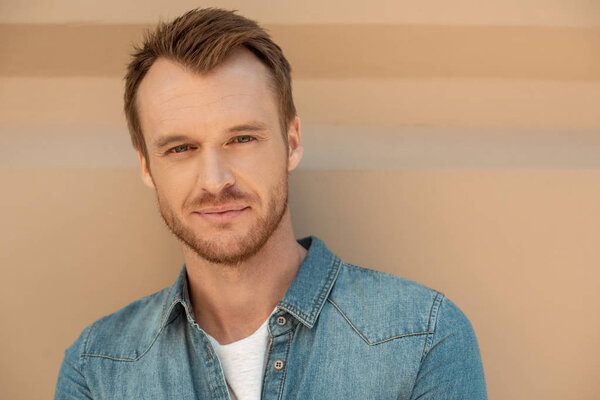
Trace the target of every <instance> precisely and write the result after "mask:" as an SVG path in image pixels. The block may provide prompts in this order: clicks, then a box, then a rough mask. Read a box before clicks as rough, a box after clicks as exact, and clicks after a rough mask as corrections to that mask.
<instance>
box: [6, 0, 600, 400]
mask: <svg viewBox="0 0 600 400" xmlns="http://www.w3.org/2000/svg"><path fill="white" fill-rule="evenodd" d="M370 4H371V6H368V7H367V6H365V5H363V3H362V2H358V1H344V2H341V1H330V2H327V3H323V2H317V1H313V0H310V1H304V2H289V3H287V2H276V3H273V2H269V1H266V0H265V1H254V2H252V4H251V5H250V4H248V3H247V2H236V1H221V2H213V3H210V5H215V6H222V7H226V8H237V9H239V10H240V12H241V13H242V14H245V15H247V16H250V17H252V18H256V19H257V20H259V21H261V22H262V23H264V24H265V25H266V27H267V28H268V29H269V30H270V31H271V33H272V34H273V36H274V38H275V39H276V41H278V42H279V43H280V44H281V45H282V47H283V49H284V51H285V53H286V55H287V56H288V58H289V59H290V62H291V64H292V66H293V68H294V71H293V75H294V94H295V98H296V102H297V108H298V111H299V114H300V116H301V118H302V122H303V125H302V126H303V128H302V134H303V140H304V142H305V157H304V159H303V161H302V163H301V165H300V169H299V170H297V171H295V172H294V173H293V174H292V177H291V182H290V185H291V188H290V195H291V199H290V201H291V208H292V215H293V220H294V225H295V228H296V232H297V236H299V237H300V236H304V235H308V234H316V235H317V236H319V237H321V238H322V239H324V240H325V242H326V243H327V244H328V245H329V247H330V248H331V249H332V250H334V251H335V252H336V253H337V254H339V255H340V256H341V257H342V258H344V259H346V260H347V261H350V262H353V263H356V264H361V265H365V266H369V267H372V268H375V269H379V270H382V271H386V272H390V273H393V274H397V275H401V276H404V277H407V278H410V279H414V280H417V281H419V282H422V283H424V284H426V285H428V286H430V287H434V288H436V289H439V290H441V291H443V292H445V294H446V295H447V296H448V297H450V298H451V299H452V300H453V301H455V302H456V303H457V304H458V305H459V306H460V307H461V308H462V309H463V310H464V311H465V312H466V314H467V315H468V316H469V317H470V319H471V321H472V323H473V325H474V327H475V330H476V333H477V335H478V338H479V341H480V347H481V352H482V357H483V362H484V368H485V372H486V378H487V382H488V390H489V395H490V398H491V399H542V398H543V399H545V400H554V399H556V400H558V399H590V400H591V399H595V398H598V396H599V395H600V383H598V380H597V379H594V378H595V375H596V372H597V371H598V370H600V361H599V360H600V350H598V348H597V346H595V345H594V343H595V342H597V341H598V340H599V339H600V322H599V321H598V318H597V317H596V316H597V315H600V294H598V291H597V289H596V287H597V282H598V281H599V279H600V272H598V269H597V265H599V263H600V250H598V245H597V243H598V237H599V236H600V235H599V228H598V227H599V226H600V157H599V156H598V154H600V113H598V108H599V106H600V18H598V16H599V15H600V3H599V2H597V1H593V0H570V1H569V0H531V1H527V2H524V1H522V0H504V1H499V0H498V1H493V2H481V1H476V0H456V1H453V2H447V1H444V0H420V1H416V0H414V1H404V2H397V1H384V0H379V1H374V2H371V3H370ZM197 5H198V3H197V2H192V1H187V0H178V1H172V2H169V4H168V5H166V4H165V2H160V1H156V0H151V1H144V2H142V1H129V2H126V3H123V2H122V1H119V2H117V1H115V0H107V1H104V2H101V3H98V2H94V3H90V2H80V1H74V0H65V1H40V0H32V1H28V2H22V1H17V0H4V1H3V2H2V3H1V4H0V181H1V182H3V185H2V196H0V219H1V221H2V226H3V229H1V230H0V243H1V247H0V268H1V271H2V276H3V279H2V281H1V283H0V318H1V320H2V324H3V325H2V327H3V329H1V330H0V346H1V348H0V351H1V353H2V354H3V357H2V360H1V361H0V397H1V398H7V399H36V398H48V397H51V396H52V393H53V390H54V384H55V382H56V376H57V374H58V367H59V365H60V361H61V359H62V354H63V350H64V349H65V348H66V347H67V346H68V345H70V343H72V342H73V340H74V339H75V338H76V337H77V335H78V334H79V332H80V331H81V330H82V329H83V328H84V327H85V326H86V325H87V324H89V323H90V322H92V321H94V320H95V319H97V318H99V317H100V316H102V315H105V314H107V313H110V312H112V311H114V310H116V309H117V308H119V307H121V306H123V305H125V304H127V303H129V302H130V301H132V300H134V299H136V298H138V297H140V296H143V295H146V294H149V293H151V292H153V291H156V290H158V289H160V288H162V287H164V286H167V285H170V284H171V282H172V281H173V279H174V278H175V276H176V274H177V272H178V270H179V268H180V266H181V262H182V258H181V255H180V252H179V246H178V243H177V242H176V241H175V240H174V239H173V238H171V236H170V235H169V233H168V232H167V230H166V228H164V227H163V224H162V221H161V220H160V217H159V215H158V212H157V211H156V207H155V204H154V203H155V200H154V196H153V193H152V192H150V191H149V190H147V189H146V188H145V187H144V186H143V185H142V183H141V181H140V180H139V177H138V171H137V169H136V157H135V154H134V152H133V150H132V149H131V146H130V144H129V142H128V140H129V139H128V136H127V131H126V127H125V125H124V119H123V116H122V113H121V104H122V100H121V98H122V75H123V68H124V64H125V63H126V61H127V54H128V52H129V44H130V43H131V42H132V41H135V40H136V39H137V38H139V37H140V35H141V34H142V32H143V30H144V29H145V28H146V27H148V26H150V25H151V24H152V23H153V22H155V21H156V20H157V19H158V18H163V19H167V18H169V17H171V16H175V15H177V14H179V13H180V12H182V11H184V10H187V9H189V8H192V7H195V6H197ZM203 5H208V3H206V4H203ZM317 199H318V201H317ZM32 381H33V382H32Z"/></svg>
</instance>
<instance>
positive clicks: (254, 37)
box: [124, 8, 296, 159]
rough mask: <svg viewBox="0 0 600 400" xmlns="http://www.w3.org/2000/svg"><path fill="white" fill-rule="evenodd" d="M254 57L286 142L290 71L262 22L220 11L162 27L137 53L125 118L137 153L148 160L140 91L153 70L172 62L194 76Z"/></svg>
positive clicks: (292, 109) (191, 15)
mask: <svg viewBox="0 0 600 400" xmlns="http://www.w3.org/2000/svg"><path fill="white" fill-rule="evenodd" d="M240 47H243V48H246V49H248V50H249V51H251V52H252V53H253V54H254V55H255V56H256V57H258V59H259V60H260V61H261V62H262V63H263V64H264V65H265V66H266V67H267V68H268V70H269V75H270V76H269V77H270V85H271V89H272V90H273V92H274V94H275V96H276V98H277V100H278V108H279V118H280V124H281V130H282V134H283V135H284V140H287V137H286V135H285V133H286V131H287V127H288V125H289V124H290V123H291V122H292V121H293V119H294V117H295V116H296V108H295V106H294V101H293V98H292V85H291V75H290V70H291V69H290V65H289V63H288V61H287V60H286V58H285V57H284V55H283V52H282V51H281V48H280V47H279V46H278V45H277V44H275V43H274V42H273V41H272V40H271V38H270V37H269V35H268V34H267V33H266V32H265V31H264V30H263V29H262V28H261V27H260V26H258V24H256V22H254V21H252V20H249V19H247V18H245V17H242V16H240V15H237V14H235V13H234V12H232V11H226V10H221V9H215V8H206V9H195V10H192V11H189V12H187V13H185V14H184V15H182V16H180V17H178V18H176V19H175V20H173V21H172V22H169V23H162V24H160V25H159V26H158V27H157V28H156V29H155V30H153V31H152V32H149V33H148V34H147V35H146V38H145V39H144V41H143V43H142V45H141V46H139V47H138V48H136V51H135V53H134V54H133V59H132V61H131V62H130V63H129V65H128V68H127V75H126V76H125V96H124V100H125V102H124V103H125V106H124V108H125V116H126V118H127V125H128V127H129V133H130V135H131V141H132V143H133V146H134V147H135V148H136V150H139V151H141V153H142V155H144V156H145V157H146V159H147V158H148V157H147V155H148V154H147V147H146V142H145V140H144V135H143V132H142V127H141V124H140V120H139V114H138V108H137V100H136V99H137V91H138V87H139V85H140V82H141V81H142V80H143V79H144V77H145V76H146V74H147V73H148V71H149V69H150V67H152V65H153V64H154V63H155V62H156V60H158V59H159V58H166V59H168V60H172V61H175V62H177V63H179V64H181V65H183V66H185V67H186V68H187V69H189V70H190V71H193V72H196V73H205V72H208V71H211V70H213V69H214V68H215V67H216V66H218V65H219V64H221V63H222V62H223V60H224V59H225V58H226V57H227V56H228V55H229V54H230V53H231V52H232V51H233V50H235V49H238V48H240Z"/></svg>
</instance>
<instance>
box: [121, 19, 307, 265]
mask: <svg viewBox="0 0 600 400" xmlns="http://www.w3.org/2000/svg"><path fill="white" fill-rule="evenodd" d="M199 16H204V18H205V19H202V18H199ZM182 19H183V20H185V21H187V22H185V24H184V23H183V22H182ZM182 24H183V26H182ZM213 25H214V26H213ZM239 25H242V26H243V28H240V29H237V28H236V27H238V26H239ZM250 28H252V29H250ZM247 30H250V31H252V32H253V33H252V34H251V35H250V39H249V40H250V41H256V42H257V43H258V44H260V45H261V46H262V47H263V48H267V49H271V50H273V51H274V52H275V53H277V54H279V56H278V57H280V58H277V57H271V56H272V54H271V55H270V56H269V57H271V58H274V59H277V60H279V61H278V62H279V67H281V66H284V68H283V70H281V71H280V72H281V75H280V76H279V78H278V77H277V75H276V72H274V71H278V70H277V68H279V67H274V66H273V65H272V64H269V62H267V61H265V58H264V57H263V56H261V55H260V54H261V53H258V55H257V50H255V49H254V47H252V46H249V45H248V44H238V43H237V41H238V39H239V37H241V36H243V32H246V31H247ZM175 32H176V33H175ZM236 32H237V33H236ZM164 36H167V37H169V38H170V39H169V40H171V42H172V43H171V44H170V45H169V46H166V45H165V43H164V40H165V39H164ZM190 36H193V37H190ZM198 37H202V38H204V39H203V40H197V38H198ZM228 38H229V39H228ZM264 41H267V42H268V43H266V44H265V43H263V42H264ZM147 42H154V43H159V42H160V43H162V45H161V46H159V48H160V52H158V53H156V52H150V53H152V54H154V55H153V56H152V57H146V56H145V55H143V54H142V53H144V48H146V47H148V45H147V44H146V45H144V47H143V48H142V50H140V52H139V53H138V55H139V54H142V56H140V57H138V56H137V55H136V56H134V57H136V58H140V59H145V60H146V61H142V62H141V64H143V68H142V67H140V68H141V70H143V71H144V72H143V74H141V75H140V74H139V73H138V72H136V68H137V67H136V65H138V64H139V63H137V62H136V61H134V62H132V63H131V65H130V71H129V74H128V77H127V88H126V91H127V92H128V93H129V94H127V93H126V96H125V98H126V105H125V107H126V110H128V107H132V108H131V109H130V111H131V113H132V114H131V115H129V114H128V119H129V126H130V129H131V133H132V137H133V138H134V139H133V140H134V144H136V138H135V137H136V135H137V134H138V133H139V135H140V138H139V139H137V140H138V142H137V149H138V155H139V158H140V164H141V167H142V179H143V181H144V182H145V183H146V184H147V185H148V186H150V187H152V188H154V189H155V190H156V193H157V198H158V202H159V206H160V211H161V214H162V216H163V218H164V220H165V222H166V223H167V225H168V226H169V228H170V229H171V231H172V232H173V233H174V234H175V235H176V236H177V237H178V238H179V239H180V240H181V241H182V242H183V243H184V244H185V245H186V246H187V248H189V249H191V250H193V251H194V252H195V253H196V254H197V255H199V256H200V257H202V258H204V259H206V260H208V261H211V262H214V263H221V264H229V265H232V264H238V263H239V262H241V261H244V260H246V259H248V258H250V257H252V256H253V255H254V254H256V253H257V252H258V251H259V250H260V249H261V248H262V246H263V245H264V244H265V243H266V242H267V240H268V239H269V238H270V237H271V236H272V235H273V233H274V232H275V231H276V230H277V228H278V227H279V225H280V222H281V221H282V218H283V217H284V215H285V214H286V212H287V211H288V207H287V193H288V184H287V182H288V181H287V178H288V173H289V171H291V170H292V169H294V168H295V167H296V165H297V164H298V162H299V161H300V158H301V156H302V145H301V142H300V127H299V120H298V118H297V117H296V116H295V111H294V109H293V103H292V102H291V90H290V89H289V67H288V66H287V62H285V59H284V58H283V55H281V51H280V50H279V48H278V47H277V46H276V45H275V44H273V43H272V42H270V40H269V39H268V37H267V36H266V34H265V33H264V32H263V31H262V30H261V29H260V28H258V27H257V26H256V25H255V24H254V23H253V22H251V21H248V20H245V19H244V18H242V17H239V16H236V15H235V14H233V13H229V12H226V11H220V10H197V11H192V12H191V13H188V14H185V15H184V16H183V17H181V18H179V19H176V20H175V21H174V22H172V23H170V24H167V25H161V26H160V27H159V28H158V29H157V31H156V32H154V33H152V34H150V36H149V38H148V39H147ZM196 42H198V43H196ZM242 42H243V41H242ZM190 43H196V44H195V46H196V47H193V46H192V45H191V44H190ZM244 43H245V42H244ZM269 43H270V44H269ZM258 44H257V45H258ZM204 46H208V48H207V49H204ZM227 46H229V47H230V49H229V50H228V51H224V50H223V51H217V50H218V48H220V47H227ZM179 48H184V49H185V50H186V51H187V52H188V53H189V55H188V57H187V58H184V59H183V60H181V59H178V58H176V57H174V56H171V55H169V54H171V53H173V52H174V51H175V49H179ZM274 49H276V50H277V51H275V50H274ZM177 51H178V52H179V51H180V50H177ZM213 53H215V54H216V55H214V54H213ZM211 54H212V55H211ZM207 55H210V56H207ZM198 58H202V60H203V61H198V60H197V59H198ZM149 60H151V61H152V62H150V61H149ZM217 61H218V62H217ZM209 66H210V68H209ZM137 75H140V76H139V77H138V78H135V79H134V77H135V76H137ZM279 79H281V80H282V81H281V82H283V81H286V80H287V84H284V85H283V86H281V87H282V91H281V92H280V91H279V90H274V88H276V87H279V86H278V85H279V84H278V83H277V82H279ZM134 80H135V82H136V83H135V84H134V83H133V82H134ZM286 87H287V89H286ZM286 91H289V93H288V92H286ZM283 92H286V93H287V94H285V93H284V94H282V93H283ZM288 97H289V101H288V100H287V99H288ZM282 98H283V99H286V100H285V101H284V102H282ZM128 99H129V101H130V103H129V105H128V103H127V101H128ZM284 103H285V104H286V107H287V108H285V107H283V104H284ZM284 108H285V109H284ZM282 109H284V111H283V114H282ZM290 115H291V117H290ZM284 119H285V125H283V123H282V121H283V120H284ZM282 125H283V126H282ZM283 127H285V128H284V129H282V128H283ZM135 129H137V131H136V130H135ZM136 132H138V133H136ZM150 165H151V166H152V169H151V170H150ZM288 219H289V218H288Z"/></svg>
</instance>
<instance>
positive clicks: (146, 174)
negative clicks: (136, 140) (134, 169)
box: [137, 150, 156, 189]
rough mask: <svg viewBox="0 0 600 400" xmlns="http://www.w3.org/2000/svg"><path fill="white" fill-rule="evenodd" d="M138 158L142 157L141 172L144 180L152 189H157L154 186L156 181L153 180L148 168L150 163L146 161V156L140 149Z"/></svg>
mask: <svg viewBox="0 0 600 400" xmlns="http://www.w3.org/2000/svg"><path fill="white" fill-rule="evenodd" d="M137 154H138V158H139V159H140V172H141V177H142V182H144V184H145V185H146V186H148V187H149V188H150V189H156V187H155V186H154V181H153V180H152V175H151V174H150V170H149V169H148V163H147V162H146V157H144V155H143V154H142V152H141V151H140V150H138V151H137Z"/></svg>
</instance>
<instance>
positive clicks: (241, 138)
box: [233, 135, 256, 143]
mask: <svg viewBox="0 0 600 400" xmlns="http://www.w3.org/2000/svg"><path fill="white" fill-rule="evenodd" d="M253 140H256V139H255V138H254V137H253V136H250V135H243V136H236V137H235V138H234V139H233V141H234V142H235V143H248V142H251V141H253Z"/></svg>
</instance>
